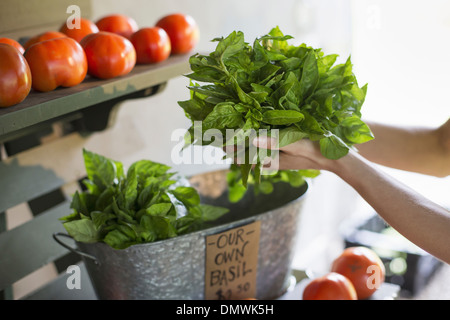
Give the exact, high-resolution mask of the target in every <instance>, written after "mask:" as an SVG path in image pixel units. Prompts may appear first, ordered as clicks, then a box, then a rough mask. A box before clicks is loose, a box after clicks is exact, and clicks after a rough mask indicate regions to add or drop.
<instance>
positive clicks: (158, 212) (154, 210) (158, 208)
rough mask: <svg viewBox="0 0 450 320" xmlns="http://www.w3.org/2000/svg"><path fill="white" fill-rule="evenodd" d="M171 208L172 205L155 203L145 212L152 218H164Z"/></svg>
mask: <svg viewBox="0 0 450 320" xmlns="http://www.w3.org/2000/svg"><path fill="white" fill-rule="evenodd" d="M171 208H172V203H155V204H153V205H151V206H150V207H149V208H147V210H146V212H147V213H148V214H149V215H152V216H165V215H166V214H167V213H168V212H169V211H170V209H171Z"/></svg>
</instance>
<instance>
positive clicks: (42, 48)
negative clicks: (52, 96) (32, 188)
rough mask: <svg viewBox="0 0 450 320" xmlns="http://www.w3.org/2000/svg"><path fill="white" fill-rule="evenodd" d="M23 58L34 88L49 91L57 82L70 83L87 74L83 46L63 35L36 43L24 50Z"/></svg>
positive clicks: (57, 85) (70, 85)
mask: <svg viewBox="0 0 450 320" xmlns="http://www.w3.org/2000/svg"><path fill="white" fill-rule="evenodd" d="M24 56H25V58H26V59H27V62H28V65H29V66H30V70H31V75H32V77H33V81H32V88H33V89H34V90H36V91H42V92H47V91H52V90H54V89H56V88H57V87H59V86H62V87H73V86H75V85H77V84H79V83H81V82H82V81H83V80H84V78H85V77H86V73H87V60H86V55H85V54H84V51H83V48H82V47H81V46H80V44H79V43H78V42H76V41H75V40H74V39H72V38H69V37H65V38H57V39H50V40H47V41H43V42H39V43H36V44H35V45H33V46H31V47H30V48H29V49H28V50H26V51H25V55H24Z"/></svg>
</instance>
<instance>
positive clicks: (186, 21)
mask: <svg viewBox="0 0 450 320" xmlns="http://www.w3.org/2000/svg"><path fill="white" fill-rule="evenodd" d="M156 26H157V27H160V28H163V29H164V30H166V32H167V34H168V35H169V38H170V43H171V45H172V53H173V54H182V53H187V52H189V51H191V50H192V49H193V48H194V47H195V45H196V44H197V42H198V40H199V35H200V31H199V28H198V26H197V23H196V22H195V20H194V18H192V17H191V16H189V15H184V14H180V13H176V14H171V15H168V16H165V17H163V18H161V19H160V20H159V21H158V22H157V23H156Z"/></svg>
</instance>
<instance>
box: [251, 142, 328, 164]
mask: <svg viewBox="0 0 450 320" xmlns="http://www.w3.org/2000/svg"><path fill="white" fill-rule="evenodd" d="M253 145H254V146H256V147H258V148H264V149H272V150H278V151H279V153H278V157H277V158H276V159H275V161H271V162H270V163H266V164H265V165H264V168H266V169H273V170H307V169H315V170H332V168H333V166H334V164H335V162H336V161H335V160H330V159H327V158H325V157H324V156H323V155H322V153H321V152H320V148H319V144H318V143H317V142H313V141H311V140H309V139H301V140H299V141H296V142H294V143H291V144H289V145H287V146H284V147H281V148H277V146H276V140H275V139H273V138H270V137H264V136H260V137H257V138H255V139H254V140H253Z"/></svg>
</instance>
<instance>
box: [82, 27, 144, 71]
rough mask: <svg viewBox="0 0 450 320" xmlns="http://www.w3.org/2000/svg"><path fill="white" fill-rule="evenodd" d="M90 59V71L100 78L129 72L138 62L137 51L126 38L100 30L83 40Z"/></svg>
mask: <svg viewBox="0 0 450 320" xmlns="http://www.w3.org/2000/svg"><path fill="white" fill-rule="evenodd" d="M81 45H82V46H83V49H84V52H86V57H87V60H88V66H89V68H88V73H89V74H90V75H91V76H94V77H96V78H100V79H110V78H114V77H118V76H123V75H125V74H127V73H129V72H130V71H131V70H132V69H133V68H134V66H135V64H136V51H135V49H134V47H133V44H132V43H131V42H130V41H129V40H128V39H126V38H124V37H122V36H119V35H118V34H115V33H111V32H104V31H100V32H98V33H92V34H90V35H87V36H86V37H84V38H83V40H81Z"/></svg>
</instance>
